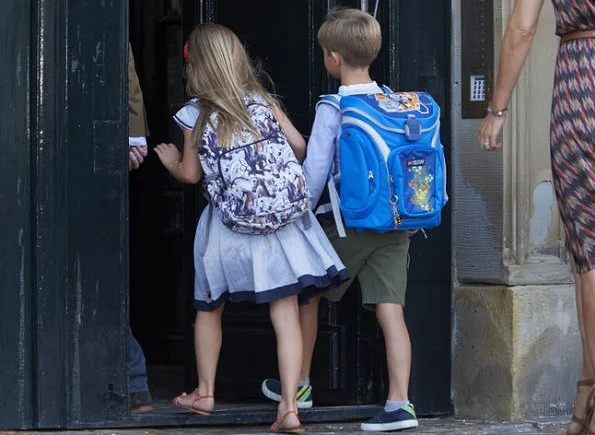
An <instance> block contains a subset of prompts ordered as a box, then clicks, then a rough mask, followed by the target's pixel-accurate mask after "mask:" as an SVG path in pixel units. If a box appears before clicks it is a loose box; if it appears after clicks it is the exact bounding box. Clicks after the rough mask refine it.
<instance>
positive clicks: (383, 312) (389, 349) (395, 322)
mask: <svg viewBox="0 0 595 435" xmlns="http://www.w3.org/2000/svg"><path fill="white" fill-rule="evenodd" d="M376 318H377V319H378V323H379V324H380V328H381V329H382V333H383V335H384V345H385V347H386V362H387V366H388V380H389V390H388V400H391V401H404V400H408V390H409V374H410V372H411V341H410V340H409V331H407V326H406V325H405V317H404V314H403V306H402V305H399V304H378V305H376Z"/></svg>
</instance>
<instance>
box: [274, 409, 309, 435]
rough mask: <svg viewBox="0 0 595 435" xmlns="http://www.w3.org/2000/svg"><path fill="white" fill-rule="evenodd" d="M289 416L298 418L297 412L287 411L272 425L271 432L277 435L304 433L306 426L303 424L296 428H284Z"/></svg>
mask: <svg viewBox="0 0 595 435" xmlns="http://www.w3.org/2000/svg"><path fill="white" fill-rule="evenodd" d="M289 414H295V416H296V417H297V412H295V411H287V412H286V413H285V414H284V415H283V416H282V417H279V418H278V419H277V420H275V422H274V423H273V424H272V425H271V429H270V431H271V432H275V433H300V432H303V431H304V426H302V424H301V423H300V424H298V425H297V426H294V427H283V422H284V421H285V419H286V418H287V416H288V415H289Z"/></svg>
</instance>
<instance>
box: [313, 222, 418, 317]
mask: <svg viewBox="0 0 595 435" xmlns="http://www.w3.org/2000/svg"><path fill="white" fill-rule="evenodd" d="M321 225H322V228H323V229H324V232H325V233H326V235H327V237H328V238H329V240H330V241H331V243H332V244H333V247H334V248H335V250H336V251H337V254H338V255H339V258H340V259H341V261H343V263H344V264H345V267H346V268H347V271H348V272H349V275H350V279H349V280H348V281H346V282H345V283H343V284H341V285H340V286H339V287H337V288H333V289H331V290H329V291H328V292H326V293H325V294H324V297H325V298H327V299H328V300H329V301H332V302H338V301H340V300H341V298H342V297H343V295H344V294H345V292H346V291H347V289H348V288H349V287H350V286H351V284H352V283H353V280H354V279H355V278H356V277H357V278H358V279H359V284H360V288H361V291H362V303H363V305H364V307H365V308H367V309H370V310H374V308H375V305H376V304H383V303H391V304H399V305H403V306H404V305H405V291H406V289H407V268H408V261H409V235H408V234H407V231H392V232H386V233H376V232H373V231H365V232H362V233H358V232H356V231H353V230H350V229H346V233H347V237H344V238H340V237H339V235H338V234H337V228H336V226H335V223H334V222H327V221H324V222H321Z"/></svg>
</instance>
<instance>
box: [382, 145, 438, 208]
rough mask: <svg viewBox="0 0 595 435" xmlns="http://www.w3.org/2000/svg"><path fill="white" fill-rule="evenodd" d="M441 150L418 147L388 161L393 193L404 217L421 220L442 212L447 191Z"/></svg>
mask: <svg viewBox="0 0 595 435" xmlns="http://www.w3.org/2000/svg"><path fill="white" fill-rule="evenodd" d="M442 153H443V151H442V149H441V148H431V147H424V148H421V147H419V146H417V145H412V146H408V147H402V148H399V149H396V150H394V151H393V152H392V153H391V155H390V156H389V159H388V166H389V170H390V173H391V176H392V182H393V193H394V194H395V195H397V209H398V211H399V214H400V215H401V216H402V217H410V218H422V217H428V216H432V215H434V214H436V213H439V212H440V209H441V207H442V205H443V193H444V187H443V185H442V184H441V183H443V180H440V179H438V178H442V177H441V176H439V174H443V173H444V171H443V168H442V167H443V165H444V159H443V156H442Z"/></svg>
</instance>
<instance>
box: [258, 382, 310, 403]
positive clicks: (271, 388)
mask: <svg viewBox="0 0 595 435" xmlns="http://www.w3.org/2000/svg"><path fill="white" fill-rule="evenodd" d="M261 390H262V394H264V395H265V396H267V397H268V398H269V399H271V400H274V401H275V402H280V401H281V382H279V381H278V380H277V379H265V380H264V381H262V386H261ZM295 399H296V401H297V407H298V408H300V409H304V408H312V404H313V400H312V386H311V385H304V386H303V387H298V392H297V396H296V398H295Z"/></svg>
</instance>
